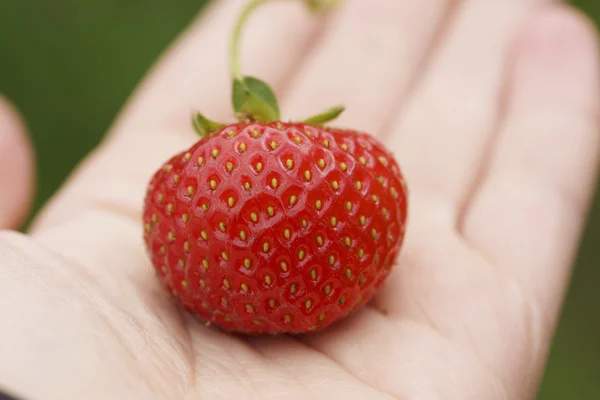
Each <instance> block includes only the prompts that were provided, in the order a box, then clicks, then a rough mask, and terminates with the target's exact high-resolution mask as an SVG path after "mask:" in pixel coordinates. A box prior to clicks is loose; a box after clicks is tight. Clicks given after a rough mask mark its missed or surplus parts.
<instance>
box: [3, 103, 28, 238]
mask: <svg viewBox="0 0 600 400" xmlns="http://www.w3.org/2000/svg"><path fill="white" fill-rule="evenodd" d="M25 132H26V129H25V126H24V124H23V122H22V121H21V119H20V117H19V115H18V113H17V111H16V110H15V109H14V108H13V107H12V106H11V105H10V104H9V103H8V102H7V101H6V100H5V99H4V98H2V97H0V229H6V228H17V227H18V226H19V224H21V223H22V222H23V220H24V219H25V216H26V213H27V211H28V210H29V208H30V206H31V200H32V197H33V196H32V195H33V180H34V168H33V167H34V159H33V151H32V146H31V143H30V141H29V140H28V138H27V136H26V133H25Z"/></svg>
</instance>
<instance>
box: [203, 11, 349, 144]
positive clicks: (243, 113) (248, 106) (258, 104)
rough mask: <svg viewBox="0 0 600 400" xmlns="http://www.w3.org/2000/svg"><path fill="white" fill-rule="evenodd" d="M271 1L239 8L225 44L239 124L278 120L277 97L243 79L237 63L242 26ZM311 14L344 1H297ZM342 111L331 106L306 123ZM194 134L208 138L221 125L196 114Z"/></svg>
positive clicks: (326, 119) (261, 85) (259, 83)
mask: <svg viewBox="0 0 600 400" xmlns="http://www.w3.org/2000/svg"><path fill="white" fill-rule="evenodd" d="M271 1H273V0H249V1H248V2H247V3H246V5H245V6H244V7H243V8H242V11H241V12H240V15H239V17H238V19H237V21H236V23H235V25H234V29H233V35H232V37H231V42H230V44H229V46H230V47H229V68H230V69H231V75H232V77H233V86H232V105H233V109H234V112H235V116H236V117H237V119H238V120H239V121H240V122H242V123H250V122H273V121H280V120H281V113H280V110H279V104H278V102H277V97H276V96H275V92H274V91H273V89H271V88H270V87H269V85H268V84H267V83H265V82H263V81H261V80H260V79H258V78H254V77H251V76H245V75H244V74H243V72H242V65H241V61H240V41H241V37H242V33H243V30H244V27H245V26H246V24H247V22H248V20H249V18H250V16H251V15H252V13H253V12H254V11H255V10H256V9H257V8H259V7H260V6H262V5H264V4H267V3H269V2H271ZM301 1H302V2H303V3H304V4H305V5H306V6H308V7H309V8H310V10H312V11H313V12H315V13H321V12H325V11H328V10H330V9H331V8H332V7H333V6H336V5H338V4H339V3H341V2H342V1H344V0H301ZM343 110H344V108H343V107H340V106H338V107H334V108H331V109H329V110H327V111H325V112H322V113H320V114H318V115H316V116H314V117H310V118H308V119H307V120H306V121H308V122H311V123H314V124H320V125H322V124H325V123H327V122H329V121H332V120H333V119H335V118H336V117H337V116H338V115H339V114H341V112H342V111H343ZM193 123H194V128H195V130H196V132H198V134H199V135H200V136H202V137H206V136H210V135H211V134H213V133H214V132H216V131H218V130H219V129H220V128H222V127H223V126H224V125H225V124H222V123H219V122H215V121H211V120H209V119H208V118H206V117H204V116H203V115H202V114H200V113H198V114H196V115H195V116H194V119H193Z"/></svg>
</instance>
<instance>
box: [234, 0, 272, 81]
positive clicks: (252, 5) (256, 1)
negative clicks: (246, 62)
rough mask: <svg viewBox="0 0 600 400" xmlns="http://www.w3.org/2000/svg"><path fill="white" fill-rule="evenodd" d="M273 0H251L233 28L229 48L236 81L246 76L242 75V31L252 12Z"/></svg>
mask: <svg viewBox="0 0 600 400" xmlns="http://www.w3.org/2000/svg"><path fill="white" fill-rule="evenodd" d="M270 1H271V0H251V1H249V2H248V3H247V4H246V5H245V6H244V8H243V9H242V11H241V13H240V16H239V17H238V20H237V22H236V24H235V26H234V28H233V36H232V37H231V43H230V47H229V63H230V68H231V74H232V75H233V79H234V80H236V81H243V80H244V75H243V74H242V66H241V63H240V51H239V49H240V39H241V37H242V31H243V30H244V27H245V26H246V23H247V22H248V19H249V18H250V16H251V15H252V12H254V10H256V9H257V8H258V7H259V6H261V5H263V4H265V3H268V2H270Z"/></svg>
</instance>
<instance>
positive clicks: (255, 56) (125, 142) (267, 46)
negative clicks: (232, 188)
mask: <svg viewBox="0 0 600 400" xmlns="http://www.w3.org/2000/svg"><path fill="white" fill-rule="evenodd" d="M243 4H245V1H244V0H233V1H229V0H227V1H219V2H217V3H216V5H215V6H214V8H212V9H211V10H209V11H208V13H207V14H206V15H204V16H203V18H202V19H201V20H200V22H198V23H197V24H196V25H195V26H193V27H192V28H191V29H190V31H189V32H188V33H186V34H185V35H183V37H182V38H181V39H180V40H179V41H178V43H177V44H176V45H175V46H174V47H173V48H172V49H171V50H169V51H167V53H166V55H165V56H164V57H163V59H162V61H161V62H160V63H159V64H158V65H157V66H156V67H155V68H154V70H153V72H152V73H151V74H150V76H149V77H148V78H147V80H146V81H145V82H144V83H143V84H142V85H141V86H140V89H139V90H138V91H137V93H136V94H135V95H134V97H133V99H132V101H131V102H130V105H129V106H128V107H126V109H125V111H124V113H123V115H122V117H121V118H120V120H119V122H118V123H117V124H116V126H115V127H114V129H113V131H112V134H111V136H110V137H109V140H108V141H106V142H105V143H104V144H103V145H102V146H101V147H100V148H99V149H97V150H96V152H95V153H94V154H93V155H92V156H91V157H89V158H88V159H87V160H86V162H85V163H84V164H83V165H82V166H81V167H80V168H79V169H78V170H77V172H76V174H75V175H74V176H73V177H72V179H70V181H69V182H68V184H67V186H66V187H65V188H64V189H63V190H62V191H61V192H60V193H59V195H58V196H55V198H54V199H53V201H52V202H51V203H50V205H49V207H47V208H46V209H45V210H44V211H43V213H42V214H41V215H40V217H39V218H38V220H37V221H36V223H35V225H34V228H35V230H39V229H42V228H43V227H44V226H51V225H55V224H62V223H64V222H65V221H69V220H71V219H74V218H77V216H78V215H80V214H81V213H82V212H83V211H84V210H87V209H89V208H90V207H97V206H99V205H101V206H102V207H105V206H106V205H107V204H110V205H112V207H113V208H117V209H120V210H121V213H125V214H129V215H132V216H134V217H135V215H137V214H139V212H140V210H141V206H142V204H141V201H142V198H141V196H140V195H141V194H143V193H144V191H145V185H146V184H147V181H148V180H149V178H150V175H151V173H152V172H153V170H154V169H155V168H158V166H159V165H160V164H161V163H162V162H164V161H165V160H166V159H167V158H169V157H171V156H172V155H173V154H175V152H178V151H182V150H183V149H184V148H186V147H188V146H189V145H191V143H192V142H193V141H195V140H198V137H197V136H195V135H194V134H193V133H192V127H191V113H192V111H194V110H202V112H203V113H205V114H206V115H207V116H208V117H211V118H214V119H219V118H222V119H223V120H225V121H232V120H233V119H232V117H231V115H230V114H231V111H230V110H231V105H230V99H229V97H230V93H231V82H230V78H229V67H228V65H227V58H228V54H227V49H228V41H229V39H230V35H231V33H230V31H231V29H232V27H233V23H234V19H235V18H237V16H238V15H239V12H240V10H241V8H242V5H243ZM318 25H319V21H318V19H317V20H315V18H313V17H311V15H310V13H308V12H307V11H306V10H305V9H304V8H303V5H302V4H301V2H297V1H291V2H274V3H273V4H272V5H269V6H268V7H265V8H264V9H260V10H258V11H257V15H255V16H252V18H251V20H250V21H249V24H248V26H247V27H246V29H245V33H244V40H243V43H242V49H243V55H242V62H243V66H244V70H245V72H247V73H248V74H254V75H259V76H260V77H261V78H264V79H265V80H267V81H269V83H271V85H272V86H273V88H274V90H276V91H278V92H281V91H282V90H283V88H284V86H285V84H286V82H287V80H288V78H289V76H290V75H291V74H292V73H293V71H294V69H295V66H296V63H297V62H298V60H299V59H301V58H302V55H303V54H304V53H305V52H306V50H307V47H306V46H307V45H308V44H309V43H310V42H311V41H312V40H313V39H314V36H315V34H317V33H318ZM109 207H110V206H109Z"/></svg>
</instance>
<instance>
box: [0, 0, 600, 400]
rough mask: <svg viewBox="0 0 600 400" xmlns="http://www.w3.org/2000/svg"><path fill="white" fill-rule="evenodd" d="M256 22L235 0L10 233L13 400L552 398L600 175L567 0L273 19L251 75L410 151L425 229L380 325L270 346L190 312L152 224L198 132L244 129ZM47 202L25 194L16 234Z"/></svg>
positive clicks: (586, 39)
mask: <svg viewBox="0 0 600 400" xmlns="http://www.w3.org/2000/svg"><path fill="white" fill-rule="evenodd" d="M242 3H243V1H241V0H227V1H218V2H215V4H214V5H213V6H212V8H211V9H210V10H208V11H207V12H206V13H205V14H204V15H203V17H202V18H201V20H200V21H199V22H198V23H197V24H195V25H194V26H193V27H191V28H190V30H189V31H188V32H187V33H186V34H185V35H184V36H183V37H182V38H181V39H180V40H179V41H178V43H177V44H176V45H175V46H174V47H173V48H172V49H171V50H169V51H168V52H167V54H166V55H165V57H164V58H163V59H162V60H161V62H160V63H159V64H158V65H157V67H156V68H155V69H154V71H152V73H151V74H150V76H149V77H148V78H147V79H146V81H145V82H144V84H143V85H142V86H141V87H140V88H139V90H138V91H137V93H136V94H135V95H134V97H133V99H132V100H131V102H130V103H129V104H128V106H127V107H126V109H125V110H124V112H123V114H122V115H121V116H120V118H119V119H118V121H117V123H116V124H115V126H114V127H113V129H112V131H111V133H110V135H109V136H108V137H107V139H106V141H105V142H104V143H103V144H102V145H101V146H100V147H99V148H98V149H97V150H96V151H95V152H94V153H93V154H92V155H91V156H90V157H89V158H88V159H87V160H86V161H85V162H84V163H83V165H82V166H81V167H80V168H78V170H77V171H76V173H75V174H74V175H73V176H72V177H71V179H70V180H69V182H68V183H67V185H66V186H65V187H64V188H63V189H62V191H61V192H60V193H59V194H58V195H57V196H56V197H55V199H53V201H52V202H51V203H50V204H49V205H48V206H47V207H46V209H45V210H44V211H43V212H42V213H41V215H39V216H38V218H37V220H36V223H35V224H34V226H33V228H32V231H31V232H30V234H29V235H28V236H25V235H20V234H17V233H14V232H9V231H6V232H4V233H1V234H0V293H2V296H1V297H0V316H1V320H2V324H1V325H0V355H1V356H0V387H6V388H7V389H8V390H9V391H11V392H14V393H16V394H18V395H22V396H24V397H25V398H27V399H32V400H34V399H61V400H68V399H80V398H86V399H307V400H308V399H331V398H335V399H338V398H339V399H373V400H375V399H419V400H421V399H423V400H425V399H461V400H464V399H486V400H487V399H490V400H494V399H525V398H531V397H532V396H533V395H534V393H535V391H536V389H537V385H538V383H539V378H540V375H541V373H542V372H543V367H544V363H545V357H546V353H547V350H548V346H549V343H550V341H551V338H552V333H553V330H554V326H555V322H556V319H557V318H556V317H557V314H558V312H559V310H560V305H561V302H562V299H563V294H564V289H565V287H566V285H567V281H568V275H569V270H570V267H571V265H572V258H573V256H574V253H575V251H576V246H577V244H578V239H579V235H580V232H581V230H582V225H583V223H584V222H585V216H586V212H587V208H588V202H589V198H590V195H591V192H592V189H593V183H594V178H595V172H596V171H595V169H596V164H597V161H598V149H599V140H598V138H599V136H598V111H599V104H598V83H599V82H598V71H599V69H598V64H597V59H596V58H597V53H596V41H595V40H596V39H595V33H594V32H593V30H592V29H591V28H590V25H589V24H588V23H587V22H586V21H585V19H584V18H582V17H581V16H580V15H579V14H577V13H575V12H573V11H572V10H570V9H569V8H567V7H566V6H564V5H561V4H558V3H557V2H553V1H550V0H489V1H480V0H462V1H461V0H453V1H452V0H420V1H408V0H407V1H398V0H377V1H368V2H367V1H364V0H354V1H348V2H347V3H346V5H345V6H344V7H342V8H341V9H340V10H339V11H338V12H336V13H335V14H332V15H330V16H328V17H327V18H323V19H321V18H317V19H315V18H313V17H311V16H309V15H308V14H307V13H305V12H303V10H302V9H301V7H300V4H299V3H300V2H293V1H289V2H274V4H273V5H271V6H269V7H265V9H264V10H261V11H259V12H258V14H259V15H257V16H256V17H255V18H253V19H252V21H251V22H250V25H249V27H248V29H247V35H246V39H245V41H244V44H243V48H244V52H243V54H244V57H243V61H244V65H245V69H246V72H248V73H250V74H252V75H255V76H259V77H261V78H264V79H265V80H267V81H269V82H271V83H272V84H273V86H274V87H275V89H276V91H277V92H278V94H279V96H280V98H282V99H284V100H285V101H284V102H283V114H284V115H286V116H289V117H301V116H304V115H309V114H312V113H314V112H316V111H319V110H321V109H322V108H323V107H326V106H329V105H331V104H335V103H338V102H344V103H345V104H346V105H347V112H346V114H345V115H343V116H342V118H341V119H340V120H339V122H338V124H339V125H344V126H348V127H353V128H359V129H364V130H367V131H369V132H371V133H372V134H374V135H376V136H378V137H379V138H380V140H382V141H384V142H385V143H386V144H387V145H388V146H389V148H390V149H391V150H392V151H393V152H394V153H395V155H396V157H397V159H398V161H399V163H400V165H401V167H402V168H403V171H404V172H405V175H406V177H407V182H408V185H409V188H410V202H409V204H410V214H409V225H408V230H407V238H406V242H405V246H404V248H403V250H402V254H401V257H400V259H399V260H398V265H397V267H396V268H395V271H394V273H393V274H392V276H391V277H390V279H389V280H388V281H387V282H386V284H385V286H384V287H383V288H382V290H381V292H380V293H379V294H378V295H377V297H376V298H375V299H374V300H373V301H372V303H371V304H369V306H367V307H364V308H363V309H362V310H361V311H360V312H358V313H357V314H356V315H354V316H352V317H351V318H349V319H347V320H345V321H343V322H341V323H339V324H336V325H334V326H332V327H331V328H330V329H327V330H325V331H323V332H321V333H317V334H311V335H307V336H301V337H294V338H292V337H287V336H284V337H277V338H272V337H256V338H251V339H248V338H243V337H238V336H235V335H229V334H225V333H222V332H219V331H218V330H216V329H213V328H211V327H205V326H203V325H201V324H199V323H198V322H197V321H196V320H194V319H192V318H190V317H189V316H188V315H187V314H186V313H184V312H181V311H180V310H178V309H177V308H176V307H175V306H174V304H173V303H172V302H171V300H170V299H169V298H168V296H167V295H166V294H165V293H164V292H163V290H162V289H161V288H160V286H159V284H158V282H157V281H156V279H155V277H154V274H153V272H152V268H151V266H150V264H149V261H148V258H147V255H146V254H145V250H144V246H143V241H142V225H141V218H140V213H141V209H142V201H143V195H144V191H145V185H146V183H147V181H148V179H149V177H150V176H151V174H152V172H153V171H154V170H155V169H156V168H157V167H158V166H159V165H160V163H161V162H163V161H164V160H166V159H167V158H168V157H169V156H170V155H172V154H174V153H175V152H176V151H180V150H182V149H184V148H186V147H188V146H189V145H190V144H191V143H192V142H193V141H194V140H196V139H195V137H194V135H193V133H192V129H191V126H190V124H189V119H190V113H191V111H192V110H195V109H202V110H203V111H205V112H206V113H207V115H211V116H214V117H216V118H221V119H225V120H227V119H230V116H229V115H228V114H229V112H228V111H227V110H228V109H229V102H228V96H229V81H228V72H229V71H228V69H227V66H226V60H227V54H226V51H227V41H228V39H229V29H230V27H231V25H232V23H233V20H234V19H235V18H236V16H237V13H238V11H239V9H240V6H241V4H242ZM82 134H85V132H82ZM0 135H6V136H10V135H11V132H10V131H9V129H8V128H6V129H4V130H3V132H0ZM0 137H1V136H0ZM13 142H14V143H15V144H14V149H13V150H11V151H10V153H11V154H12V157H13V158H16V159H19V157H20V154H21V155H22V154H24V153H23V151H22V148H23V146H22V145H20V144H19V143H18V140H15V141H13ZM0 143H2V141H0ZM4 143H8V144H10V143H11V142H10V141H5V142H4ZM19 149H21V150H19ZM8 159H9V158H7V157H5V158H0V171H2V172H3V173H1V174H0V184H2V185H3V188H6V187H7V186H5V185H10V184H11V182H12V181H10V180H7V179H15V182H17V183H14V185H13V188H17V186H18V185H19V184H21V186H23V182H26V176H24V177H22V178H20V179H16V178H15V177H18V176H19V174H20V173H21V172H23V171H25V170H26V168H21V169H17V170H11V171H10V173H5V172H6V168H7V166H6V165H5V164H4V163H3V161H1V160H8ZM24 163H25V162H24ZM12 165H15V164H14V163H13V164H12ZM19 171H21V172H19ZM24 190H25V189H24ZM24 190H16V189H15V190H10V191H8V190H3V191H2V192H3V193H8V194H7V195H6V197H7V199H4V200H3V201H8V203H7V205H6V206H5V207H3V209H2V210H1V211H0V214H2V216H1V217H0V224H2V223H3V224H4V227H10V224H14V223H15V222H16V221H15V218H13V217H14V216H15V215H17V208H18V207H17V208H16V207H13V206H14V205H19V204H23V201H22V197H19V196H22V195H21V193H22V192H24ZM3 196H5V195H4V194H3ZM11 196H12V197H14V201H12V202H11V201H9V200H10V198H11ZM3 221H4V222H3Z"/></svg>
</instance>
